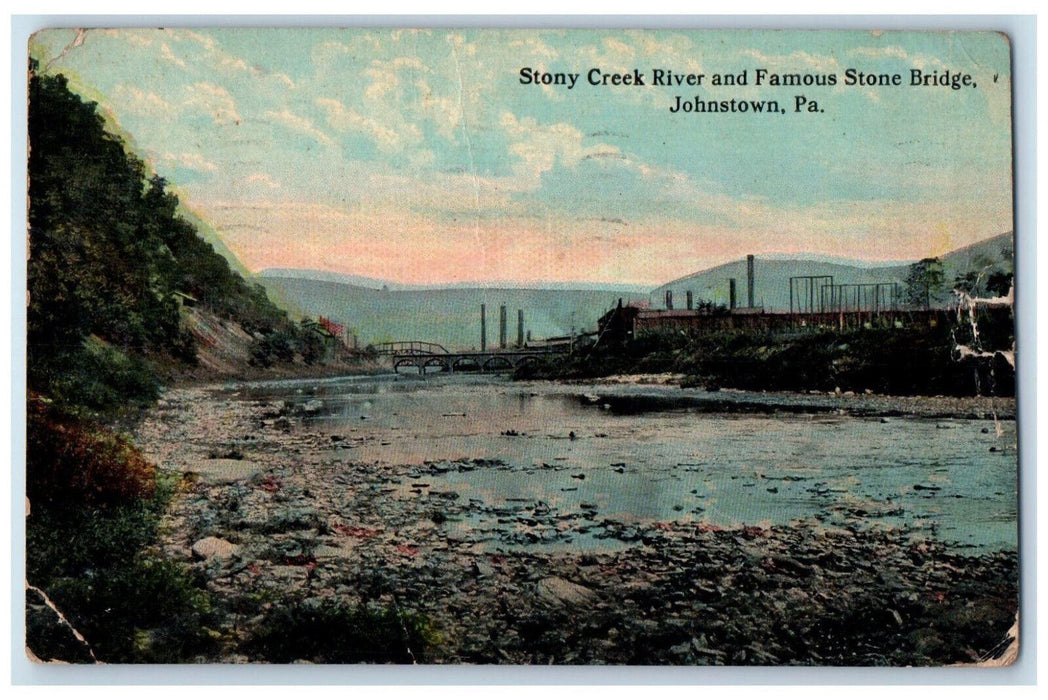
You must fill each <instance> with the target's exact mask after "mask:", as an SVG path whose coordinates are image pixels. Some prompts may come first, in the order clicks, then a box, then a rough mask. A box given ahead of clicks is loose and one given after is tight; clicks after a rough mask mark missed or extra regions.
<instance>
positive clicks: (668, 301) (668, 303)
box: [666, 289, 673, 311]
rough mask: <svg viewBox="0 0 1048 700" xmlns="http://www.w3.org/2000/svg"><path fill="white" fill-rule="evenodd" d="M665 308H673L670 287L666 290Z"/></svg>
mask: <svg viewBox="0 0 1048 700" xmlns="http://www.w3.org/2000/svg"><path fill="white" fill-rule="evenodd" d="M666 308H667V309H669V310H670V311H672V310H673V290H672V289H667V290H666Z"/></svg>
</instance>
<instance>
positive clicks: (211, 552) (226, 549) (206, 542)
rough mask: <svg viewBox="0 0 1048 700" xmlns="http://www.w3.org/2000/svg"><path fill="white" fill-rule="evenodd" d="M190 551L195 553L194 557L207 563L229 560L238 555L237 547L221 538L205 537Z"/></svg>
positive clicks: (195, 543) (194, 544)
mask: <svg viewBox="0 0 1048 700" xmlns="http://www.w3.org/2000/svg"><path fill="white" fill-rule="evenodd" d="M190 551H191V552H193V556H194V557H196V558H197V559H201V560H205V561H206V560H208V559H215V558H218V559H228V558H229V557H231V556H233V555H234V554H236V552H237V546H236V545H235V544H233V543H232V542H229V541H227V540H224V539H222V538H220V537H205V538H204V539H202V540H197V541H196V542H194V543H193V546H192V547H190Z"/></svg>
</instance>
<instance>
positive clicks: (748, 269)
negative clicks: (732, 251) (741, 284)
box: [746, 255, 754, 309]
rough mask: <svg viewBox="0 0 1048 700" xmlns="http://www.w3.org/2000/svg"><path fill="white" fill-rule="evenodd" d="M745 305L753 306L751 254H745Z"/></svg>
mask: <svg viewBox="0 0 1048 700" xmlns="http://www.w3.org/2000/svg"><path fill="white" fill-rule="evenodd" d="M746 306H747V307H749V308H751V309H752V308H753V306H754V303H753V256H752V255H747V256H746Z"/></svg>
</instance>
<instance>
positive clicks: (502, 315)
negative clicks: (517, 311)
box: [499, 304, 506, 350]
mask: <svg viewBox="0 0 1048 700" xmlns="http://www.w3.org/2000/svg"><path fill="white" fill-rule="evenodd" d="M499 347H500V348H502V349H503V350H505V349H506V305H505V304H503V305H502V306H500V307H499Z"/></svg>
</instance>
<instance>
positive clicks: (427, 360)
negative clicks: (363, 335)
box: [371, 340, 560, 374]
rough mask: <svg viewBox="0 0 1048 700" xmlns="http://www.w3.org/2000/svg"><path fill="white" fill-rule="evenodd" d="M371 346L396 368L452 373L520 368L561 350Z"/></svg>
mask: <svg viewBox="0 0 1048 700" xmlns="http://www.w3.org/2000/svg"><path fill="white" fill-rule="evenodd" d="M371 347H372V349H373V350H374V351H375V353H376V354H378V355H379V356H381V357H387V358H389V362H390V363H391V364H392V365H393V370H394V371H400V368H401V367H414V368H416V369H417V370H418V373H419V374H425V373H426V371H427V370H431V369H436V370H437V371H441V372H452V373H453V372H512V371H513V370H515V369H516V368H517V367H521V366H523V365H526V364H528V363H531V362H536V361H537V360H538V359H539V358H543V357H549V356H550V355H554V354H559V352H560V351H559V349H558V350H554V349H553V348H545V347H543V348H527V347H524V348H503V349H497V350H485V351H473V350H470V351H464V352H452V351H449V350H448V349H447V348H445V347H444V346H442V345H438V344H437V343H427V342H423V341H418V340H411V341H398V342H394V343H379V344H376V345H372V346H371Z"/></svg>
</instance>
